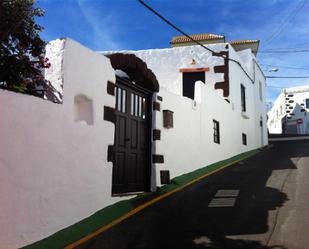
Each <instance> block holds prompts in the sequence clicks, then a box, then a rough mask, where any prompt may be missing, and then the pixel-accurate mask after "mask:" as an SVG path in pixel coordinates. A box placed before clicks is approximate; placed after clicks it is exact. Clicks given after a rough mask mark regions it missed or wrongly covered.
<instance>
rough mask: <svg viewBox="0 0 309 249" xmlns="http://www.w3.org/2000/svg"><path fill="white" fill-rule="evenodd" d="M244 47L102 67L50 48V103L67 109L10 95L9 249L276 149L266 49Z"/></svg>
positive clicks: (140, 54)
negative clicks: (184, 178) (264, 67)
mask: <svg viewBox="0 0 309 249" xmlns="http://www.w3.org/2000/svg"><path fill="white" fill-rule="evenodd" d="M217 42H218V41H217ZM237 44H241V46H238V45H237ZM252 44H253V45H252ZM178 45H181V44H178ZM234 46H236V47H237V46H238V47H237V48H238V51H235V49H234V48H233V46H232V45H231V44H230V43H228V42H224V41H223V42H222V41H220V42H219V43H217V44H208V45H207V47H208V48H210V49H211V50H213V51H215V53H212V52H210V51H207V50H205V49H204V48H202V47H200V46H195V45H193V46H187V45H186V44H182V46H174V47H172V48H166V49H154V50H141V51H121V52H113V53H112V52H107V53H104V55H103V54H100V53H96V52H93V51H91V50H89V49H87V48H85V47H83V46H82V45H80V44H78V43H77V42H75V41H72V40H70V39H64V40H56V41H53V42H51V43H50V44H49V46H48V48H47V57H48V58H49V59H50V62H51V64H52V66H51V67H50V68H49V69H48V70H47V72H46V78H47V79H49V80H50V82H51V86H50V87H49V91H48V92H46V95H45V98H46V99H47V100H48V99H50V100H52V101H53V102H57V103H53V102H51V101H47V100H43V99H40V98H36V97H33V96H27V95H22V94H17V93H13V92H8V91H4V90H0V103H1V105H0V115H1V122H0V137H1V141H0V145H1V149H0V170H1V174H0V184H1V187H0V198H1V213H0V227H1V228H0V229H1V233H0V248H17V247H21V246H24V245H27V244H30V243H32V242H35V241H37V240H40V239H43V238H45V237H47V236H49V235H51V234H53V233H55V232H56V231H58V230H61V229H63V228H65V227H68V226H69V225H72V224H74V223H76V222H78V221H80V220H82V219H83V218H85V217H87V216H89V215H91V214H93V213H94V212H96V211H98V210H99V209H102V208H103V207H106V206H108V205H110V204H113V203H115V202H118V201H120V200H124V199H126V198H129V196H128V195H130V194H131V195H132V194H133V195H134V194H137V193H140V192H145V191H155V190H156V188H157V187H158V186H161V185H162V184H165V183H168V182H169V180H170V179H171V178H174V177H176V176H179V175H181V174H184V173H187V172H190V171H193V170H196V169H198V168H201V167H205V166H207V165H210V164H212V163H214V162H218V161H221V160H224V159H227V158H230V157H232V156H235V155H238V154H240V153H243V152H246V151H250V150H253V149H256V148H260V147H262V146H265V145H267V143H268V139H267V129H266V125H265V124H266V107H265V78H264V75H263V73H262V71H261V69H260V67H259V65H258V62H257V60H256V58H255V55H254V53H257V45H256V41H255V42H253V43H252V41H239V42H238V43H237V42H236V45H234ZM253 47H254V49H253ZM50 89H52V90H50Z"/></svg>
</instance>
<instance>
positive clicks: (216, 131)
mask: <svg viewBox="0 0 309 249" xmlns="http://www.w3.org/2000/svg"><path fill="white" fill-rule="evenodd" d="M213 129H214V142H215V143H217V144H219V143H220V124H219V122H218V121H217V120H213Z"/></svg>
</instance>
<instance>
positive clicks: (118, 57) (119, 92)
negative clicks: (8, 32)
mask: <svg viewBox="0 0 309 249" xmlns="http://www.w3.org/2000/svg"><path fill="white" fill-rule="evenodd" d="M108 57H109V58H110V60H111V64H112V66H113V68H114V69H115V70H121V71H123V72H125V73H126V74H127V77H119V76H117V77H116V90H115V97H116V98H115V99H116V102H115V136H114V137H115V139H114V156H113V180H112V194H114V195H117V194H123V193H138V192H145V191H149V190H150V177H151V130H152V109H151V106H152V105H151V103H152V94H153V92H157V91H158V90H159V84H158V82H157V80H156V77H155V75H154V74H153V73H152V71H151V70H150V69H148V68H147V65H146V64H145V63H144V62H143V61H142V60H141V59H139V58H138V57H136V56H135V55H134V54H120V53H117V54H111V55H108Z"/></svg>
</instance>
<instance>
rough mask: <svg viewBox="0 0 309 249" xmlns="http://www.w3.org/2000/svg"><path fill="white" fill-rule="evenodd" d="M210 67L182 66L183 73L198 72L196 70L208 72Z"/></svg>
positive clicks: (180, 70)
mask: <svg viewBox="0 0 309 249" xmlns="http://www.w3.org/2000/svg"><path fill="white" fill-rule="evenodd" d="M208 71H209V67H199V68H180V69H179V72H181V73H196V72H208Z"/></svg>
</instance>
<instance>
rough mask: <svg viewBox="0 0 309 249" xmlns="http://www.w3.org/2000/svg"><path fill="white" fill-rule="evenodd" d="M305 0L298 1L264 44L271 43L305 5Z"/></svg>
mask: <svg viewBox="0 0 309 249" xmlns="http://www.w3.org/2000/svg"><path fill="white" fill-rule="evenodd" d="M306 2H307V0H302V1H300V2H299V3H298V5H297V6H296V7H295V8H294V9H293V10H292V11H291V12H290V13H289V14H288V16H287V17H286V19H285V20H284V21H283V22H282V23H281V25H280V26H279V28H278V29H277V30H275V31H274V32H273V33H272V34H271V35H270V36H269V37H268V38H267V39H266V41H265V45H264V46H267V45H268V44H269V43H271V42H272V41H273V40H274V39H275V38H277V37H278V36H279V35H281V33H282V32H283V31H284V30H285V29H286V28H287V26H288V25H289V23H290V22H291V21H292V20H293V19H294V18H295V17H296V15H297V14H298V13H299V12H300V11H301V10H302V8H304V6H305V5H306Z"/></svg>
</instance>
